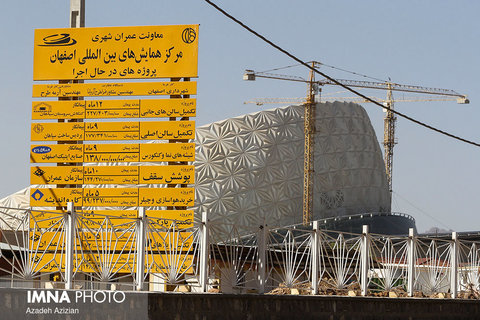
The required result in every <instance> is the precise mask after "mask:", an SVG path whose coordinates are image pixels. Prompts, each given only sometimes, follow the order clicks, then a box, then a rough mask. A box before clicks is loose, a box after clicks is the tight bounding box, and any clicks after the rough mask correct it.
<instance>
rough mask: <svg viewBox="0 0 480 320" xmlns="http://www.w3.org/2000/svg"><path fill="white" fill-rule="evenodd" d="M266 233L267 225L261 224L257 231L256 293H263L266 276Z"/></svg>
mask: <svg viewBox="0 0 480 320" xmlns="http://www.w3.org/2000/svg"><path fill="white" fill-rule="evenodd" d="M267 235H268V230H267V226H266V225H261V226H260V227H259V229H258V232H257V250H258V252H257V274H258V275H257V280H258V293H265V283H266V278H267V272H266V270H267Z"/></svg>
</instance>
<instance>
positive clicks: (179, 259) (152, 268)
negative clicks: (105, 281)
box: [31, 252, 194, 274]
mask: <svg viewBox="0 0 480 320" xmlns="http://www.w3.org/2000/svg"><path fill="white" fill-rule="evenodd" d="M31 260H32V265H33V272H41V273H52V272H64V271H65V255H63V254H60V253H44V254H35V255H32V256H31ZM102 270H105V271H106V270H108V271H109V272H111V273H117V272H118V273H131V272H133V271H134V270H135V254H134V253H133V252H131V253H128V254H118V253H115V254H107V255H102V254H84V255H81V254H75V255H74V256H73V272H85V273H97V272H101V271H102ZM169 270H176V271H177V272H178V273H187V274H191V273H193V272H194V259H193V255H187V254H174V255H160V254H153V255H152V254H149V255H147V256H146V257H145V272H146V273H148V272H150V273H168V272H169Z"/></svg>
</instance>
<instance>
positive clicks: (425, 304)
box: [0, 289, 480, 320]
mask: <svg viewBox="0 0 480 320" xmlns="http://www.w3.org/2000/svg"><path fill="white" fill-rule="evenodd" d="M69 295H70V296H72V295H74V292H73V291H69ZM72 301H73V299H72ZM45 306H46V307H50V308H52V309H54V308H55V307H57V306H58V307H61V306H65V304H62V305H60V304H52V303H50V304H47V305H43V307H45ZM28 307H34V308H40V307H42V305H40V304H27V290H25V289H0V319H2V320H4V319H5V320H9V319H15V320H19V319H49V320H50V319H86V320H89V319H92V320H93V319H95V320H97V319H112V320H113V319H128V320H130V319H162V320H165V319H182V320H183V319H222V320H227V319H242V320H243V319H272V320H276V319H289V320H293V319H302V320H303V319H402V320H403V319H480V302H479V301H478V300H451V299H415V298H411V299H406V298H390V299H388V298H373V297H372V298H362V297H334V296H324V297H321V296H273V295H233V294H181V293H168V294H162V293H134V292H130V293H126V298H125V301H124V302H123V303H120V304H117V303H102V304H96V303H91V304H89V303H71V304H67V307H69V308H78V309H79V313H78V314H74V315H54V314H44V315H28V314H26V309H27V308H28Z"/></svg>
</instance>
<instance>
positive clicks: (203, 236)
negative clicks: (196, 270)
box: [199, 212, 210, 292]
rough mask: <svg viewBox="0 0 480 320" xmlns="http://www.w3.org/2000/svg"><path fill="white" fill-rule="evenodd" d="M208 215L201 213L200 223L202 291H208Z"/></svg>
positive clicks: (200, 280)
mask: <svg viewBox="0 0 480 320" xmlns="http://www.w3.org/2000/svg"><path fill="white" fill-rule="evenodd" d="M208 240H209V239H208V217H207V213H206V212H203V213H202V224H201V225H200V279H199V282H200V289H201V291H202V292H207V291H208V256H209V247H210V244H209V241H208Z"/></svg>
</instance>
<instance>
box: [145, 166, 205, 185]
mask: <svg viewBox="0 0 480 320" xmlns="http://www.w3.org/2000/svg"><path fill="white" fill-rule="evenodd" d="M138 169H139V180H138V183H141V184H143V183H147V184H192V183H194V182H195V167H194V166H139V167H138Z"/></svg>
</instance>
